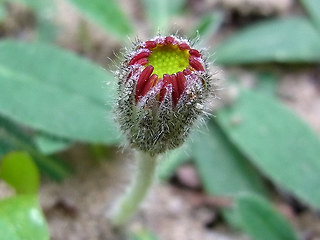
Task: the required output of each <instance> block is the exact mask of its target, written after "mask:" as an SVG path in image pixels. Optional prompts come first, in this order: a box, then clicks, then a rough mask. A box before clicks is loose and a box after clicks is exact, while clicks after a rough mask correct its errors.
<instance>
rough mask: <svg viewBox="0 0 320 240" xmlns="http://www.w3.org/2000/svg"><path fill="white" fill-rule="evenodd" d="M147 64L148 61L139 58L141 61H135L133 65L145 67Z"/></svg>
mask: <svg viewBox="0 0 320 240" xmlns="http://www.w3.org/2000/svg"><path fill="white" fill-rule="evenodd" d="M148 62H149V61H148V59H146V58H141V59H139V60H138V61H136V63H135V64H140V65H142V66H144V65H146V64H147V63H148Z"/></svg>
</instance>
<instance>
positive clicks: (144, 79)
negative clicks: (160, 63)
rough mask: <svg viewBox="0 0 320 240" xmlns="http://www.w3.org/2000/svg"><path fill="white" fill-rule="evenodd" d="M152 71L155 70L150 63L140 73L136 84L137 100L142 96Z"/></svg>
mask: <svg viewBox="0 0 320 240" xmlns="http://www.w3.org/2000/svg"><path fill="white" fill-rule="evenodd" d="M152 72H153V67H152V66H151V65H149V66H147V67H146V68H145V69H144V70H143V71H142V73H141V74H140V77H139V79H138V82H137V85H136V95H135V98H136V101H137V100H138V97H139V96H140V94H141V92H142V90H143V88H144V86H145V85H146V82H147V81H148V79H149V77H150V75H151V73H152Z"/></svg>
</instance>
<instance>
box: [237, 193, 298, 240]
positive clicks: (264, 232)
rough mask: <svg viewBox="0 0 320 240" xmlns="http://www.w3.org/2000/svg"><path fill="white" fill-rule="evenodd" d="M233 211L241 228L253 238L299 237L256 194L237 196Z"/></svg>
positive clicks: (291, 239) (258, 239) (294, 239)
mask: <svg viewBox="0 0 320 240" xmlns="http://www.w3.org/2000/svg"><path fill="white" fill-rule="evenodd" d="M235 211H236V213H237V215H238V216H239V218H240V221H241V225H242V229H243V230H244V231H245V232H246V233H248V234H249V235H250V236H252V237H253V239H255V240H270V239H272V240H284V239H288V240H289V239H290V240H298V239H299V238H298V236H297V234H296V233H295V231H294V230H293V228H292V227H291V226H290V225H289V223H288V222H287V221H286V219H285V218H284V217H283V216H281V215H280V214H279V213H278V212H277V211H276V210H275V209H274V208H273V207H272V206H271V205H270V204H269V203H268V202H267V201H266V200H264V199H262V198H260V197H258V196H253V195H252V196H250V195H247V196H242V197H239V198H238V199H237V202H236V208H235Z"/></svg>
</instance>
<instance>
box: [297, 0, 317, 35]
mask: <svg viewBox="0 0 320 240" xmlns="http://www.w3.org/2000/svg"><path fill="white" fill-rule="evenodd" d="M300 1H301V3H302V4H303V5H304V7H305V9H306V10H307V11H308V13H309V15H310V17H311V18H312V20H313V22H314V24H315V26H316V27H317V28H318V30H319V31H320V10H319V9H320V1H319V0H300Z"/></svg>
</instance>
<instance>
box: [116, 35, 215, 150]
mask: <svg viewBox="0 0 320 240" xmlns="http://www.w3.org/2000/svg"><path fill="white" fill-rule="evenodd" d="M117 75H118V78H119V85H118V101H117V119H118V122H119V124H120V127H121V130H122V131H123V132H124V133H125V135H126V136H127V139H128V140H129V143H130V145H131V146H132V147H134V148H137V149H139V150H141V151H144V152H148V153H149V154H151V155H154V154H159V153H163V152H165V151H166V150H168V149H173V148H176V147H178V146H180V145H181V144H182V143H183V142H184V141H185V139H186V137H187V136H188V134H189V132H190V128H191V127H192V125H193V124H194V123H195V121H196V120H197V119H198V117H199V116H200V115H201V114H202V113H203V111H204V109H203V108H204V107H203V106H204V105H205V103H206V101H207V100H208V97H209V96H210V94H211V93H212V92H213V87H212V84H211V80H212V78H211V75H210V74H209V71H208V67H207V63H206V60H205V58H204V57H203V52H202V51H198V50H196V49H193V48H192V47H191V46H190V43H189V41H188V40H186V39H182V38H179V37H177V36H167V37H162V36H158V37H156V38H154V39H152V40H150V41H146V42H140V41H139V42H137V43H135V45H134V48H133V50H132V51H128V52H127V53H126V54H125V61H124V62H123V63H122V65H121V67H120V69H119V71H118V72H117Z"/></svg>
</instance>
